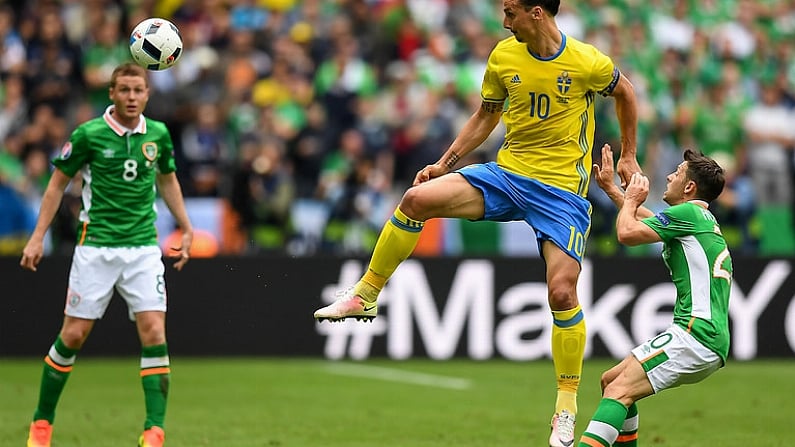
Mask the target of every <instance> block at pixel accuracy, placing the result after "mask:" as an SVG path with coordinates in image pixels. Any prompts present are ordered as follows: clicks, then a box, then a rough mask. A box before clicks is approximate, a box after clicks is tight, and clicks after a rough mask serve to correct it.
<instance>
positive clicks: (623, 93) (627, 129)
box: [613, 74, 641, 188]
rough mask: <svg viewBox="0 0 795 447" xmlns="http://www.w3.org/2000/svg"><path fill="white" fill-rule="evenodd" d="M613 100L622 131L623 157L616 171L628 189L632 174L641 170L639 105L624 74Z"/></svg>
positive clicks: (619, 160)
mask: <svg viewBox="0 0 795 447" xmlns="http://www.w3.org/2000/svg"><path fill="white" fill-rule="evenodd" d="M613 98H615V100H616V116H617V118H618V125H619V128H620V130H621V156H620V157H619V159H618V165H616V170H617V171H618V177H619V178H620V179H621V187H622V188H626V186H627V183H628V182H629V179H630V177H632V174H634V173H636V172H641V170H640V165H638V150H637V133H638V103H637V99H636V98H635V88H634V87H633V86H632V83H631V82H630V81H629V79H627V78H626V76H624V75H623V74H622V75H621V78H620V79H619V80H618V85H616V88H615V89H614V90H613Z"/></svg>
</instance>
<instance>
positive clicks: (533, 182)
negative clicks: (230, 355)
mask: <svg viewBox="0 0 795 447" xmlns="http://www.w3.org/2000/svg"><path fill="white" fill-rule="evenodd" d="M559 6H560V0H504V1H503V8H504V13H505V20H504V21H503V25H504V27H505V28H506V29H508V30H509V31H511V33H512V34H513V36H512V37H509V38H507V39H505V40H503V41H501V42H499V43H498V44H497V46H496V47H495V48H494V49H493V50H492V52H491V55H490V56H489V60H488V65H487V68H486V73H485V75H484V78H483V86H482V90H481V96H482V98H483V100H482V103H481V106H480V108H479V109H478V110H477V111H476V112H475V113H474V114H473V115H472V117H471V118H470V119H469V121H468V122H467V123H466V124H465V125H464V127H463V129H462V130H461V132H460V133H459V135H458V136H457V137H456V139H455V141H453V143H452V144H451V145H450V147H449V148H448V149H447V151H446V152H445V153H444V154H443V155H442V157H441V158H440V159H439V161H437V162H436V163H435V164H432V165H428V166H426V167H424V168H423V169H422V170H420V171H419V172H418V173H417V175H416V177H415V179H414V184H413V186H412V187H411V188H409V189H408V190H407V191H406V193H405V194H404V195H403V198H402V200H401V202H400V204H399V205H398V207H397V209H396V210H395V214H394V215H393V217H392V218H391V219H390V220H389V221H388V222H387V223H386V225H385V226H384V228H383V230H382V231H381V235H380V236H379V239H378V242H377V243H376V246H375V250H374V252H373V256H372V259H371V260H370V264H369V266H368V270H367V272H365V274H364V276H363V277H362V278H361V280H360V281H359V282H358V283H356V284H355V285H354V286H353V287H351V288H350V289H348V290H345V291H342V292H340V293H339V296H338V299H337V300H336V301H335V302H334V303H332V304H330V305H329V306H326V307H324V308H321V309H318V310H317V311H316V312H315V318H316V319H318V320H321V321H322V320H324V319H328V320H332V321H336V320H342V319H345V318H357V319H372V318H374V317H375V316H376V315H377V311H378V308H377V304H376V299H377V297H378V294H379V293H380V291H381V289H382V288H383V287H384V285H385V283H386V281H387V280H388V279H389V277H390V276H391V275H392V274H393V273H394V271H395V269H396V268H397V267H398V265H399V264H400V263H401V262H402V261H403V260H405V259H406V258H407V257H408V256H409V255H410V254H411V252H412V251H413V250H414V247H415V245H416V243H417V240H418V239H419V235H420V231H422V227H423V223H424V222H425V221H426V220H428V219H431V218H435V217H447V218H463V219H471V220H492V221H513V220H524V221H526V222H527V223H528V224H529V225H530V226H531V227H532V228H533V230H535V237H536V239H537V241H538V244H539V250H540V252H541V254H542V256H543V257H544V261H545V263H546V282H547V286H548V297H549V306H550V309H551V311H552V318H553V330H552V359H553V363H554V365H555V374H556V377H557V389H558V393H557V400H556V403H555V413H554V416H553V419H552V433H551V436H550V440H549V445H550V446H551V447H559V446H565V447H568V446H571V445H573V443H574V421H575V415H576V413H577V389H578V387H579V383H580V374H581V371H582V359H583V353H584V348H585V320H584V316H583V312H582V310H581V308H580V304H579V302H578V299H577V291H576V287H577V279H578V277H579V274H580V263H581V260H582V256H583V252H584V249H585V242H586V238H587V236H588V230H589V228H590V222H591V205H590V203H589V202H588V201H587V200H586V199H585V195H586V191H587V187H588V180H589V174H590V171H591V164H592V160H591V149H592V146H593V143H594V142H593V136H594V100H595V98H596V94H601V95H603V96H612V97H613V98H615V100H616V113H617V115H618V121H619V123H620V127H621V157H620V159H619V161H618V163H617V171H618V174H619V176H620V178H621V183H622V185H625V184H626V183H627V182H628V180H629V179H630V177H631V176H632V174H633V173H636V172H640V168H639V166H638V163H637V159H636V147H635V144H636V143H635V133H636V129H637V107H636V100H635V94H634V90H633V87H632V84H631V83H630V82H629V80H628V79H627V78H626V77H624V76H623V75H622V74H621V72H620V71H619V70H618V68H617V67H616V66H615V64H614V63H613V62H612V60H611V59H610V58H609V57H608V56H606V55H604V54H603V53H601V52H600V51H599V50H597V49H596V48H594V47H593V46H591V45H588V44H585V43H582V42H579V41H577V40H575V39H573V38H571V37H568V36H566V35H565V34H563V33H562V32H561V31H560V30H559V29H558V26H557V23H556V21H555V15H556V14H557V12H558V8H559ZM506 103H507V107H506ZM501 117H502V119H503V120H504V121H505V126H506V135H505V143H504V144H503V146H502V148H501V150H500V151H499V153H498V155H497V161H496V163H495V162H491V163H485V164H476V165H470V166H466V167H463V168H461V169H458V170H456V171H453V169H454V167H455V166H456V164H457V163H458V161H459V160H461V158H463V157H464V156H466V155H467V154H469V153H470V152H472V151H473V150H475V149H476V148H477V147H478V146H480V145H481V143H483V141H485V139H486V138H487V137H488V136H489V134H490V133H491V132H492V130H493V129H494V127H495V126H496V125H497V123H498V122H499V120H500V118H501Z"/></svg>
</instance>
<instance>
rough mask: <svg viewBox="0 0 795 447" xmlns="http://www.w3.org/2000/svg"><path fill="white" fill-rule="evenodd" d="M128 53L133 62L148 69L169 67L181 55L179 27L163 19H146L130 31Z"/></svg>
mask: <svg viewBox="0 0 795 447" xmlns="http://www.w3.org/2000/svg"><path fill="white" fill-rule="evenodd" d="M130 53H131V54H132V58H133V60H134V61H135V63H137V64H138V65H140V66H142V67H144V68H146V69H148V70H165V69H167V68H170V67H172V66H173V65H174V64H175V63H177V61H178V60H179V57H180V56H181V55H182V37H180V35H179V29H177V27H176V26H175V25H174V24H173V23H171V22H169V21H168V20H165V19H160V18H156V17H153V18H149V19H146V20H144V21H142V22H141V23H139V24H138V25H136V26H135V28H133V30H132V33H130Z"/></svg>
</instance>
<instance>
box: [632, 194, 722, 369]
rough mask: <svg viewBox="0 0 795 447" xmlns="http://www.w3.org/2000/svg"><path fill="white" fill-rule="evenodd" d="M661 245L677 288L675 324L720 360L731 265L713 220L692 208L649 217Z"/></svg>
mask: <svg viewBox="0 0 795 447" xmlns="http://www.w3.org/2000/svg"><path fill="white" fill-rule="evenodd" d="M643 223H645V224H646V225H648V226H649V227H651V228H652V229H653V230H654V231H656V232H657V234H659V235H660V238H661V239H662V241H663V242H664V244H665V247H664V248H663V252H662V256H663V260H664V261H665V265H666V266H667V267H668V270H669V272H670V274H671V279H672V280H673V282H674V285H675V286H676V303H675V305H674V324H676V325H677V326H679V327H681V328H682V329H684V330H686V331H688V332H689V333H690V334H691V335H693V337H695V338H696V340H698V341H699V342H701V344H703V345H704V346H706V347H707V348H709V349H710V350H712V351H714V352H715V353H716V354H718V355H719V356H720V357H721V358H722V359H723V361H724V362H725V361H726V358H727V356H728V354H729V341H730V340H729V292H730V291H731V282H732V260H731V255H730V254H729V249H728V247H727V246H726V241H725V240H724V239H723V235H722V234H721V232H720V226H719V225H718V222H717V221H716V220H715V216H713V215H712V213H710V212H709V210H707V209H706V208H704V207H701V206H699V205H697V204H696V203H692V202H687V203H682V204H679V205H674V206H672V207H670V208H668V209H666V210H664V211H663V212H661V213H659V214H657V215H655V216H652V217H648V218H646V219H644V220H643Z"/></svg>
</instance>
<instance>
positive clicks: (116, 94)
mask: <svg viewBox="0 0 795 447" xmlns="http://www.w3.org/2000/svg"><path fill="white" fill-rule="evenodd" d="M110 99H111V101H113V105H114V106H116V111H115V113H116V118H117V119H118V120H119V121H120V122H129V121H135V120H137V119H138V117H139V116H140V115H141V113H143V111H144V109H145V108H146V103H147V102H148V101H149V87H147V86H146V81H145V80H144V78H142V77H140V76H119V77H117V78H116V85H115V86H114V87H111V88H110Z"/></svg>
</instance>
